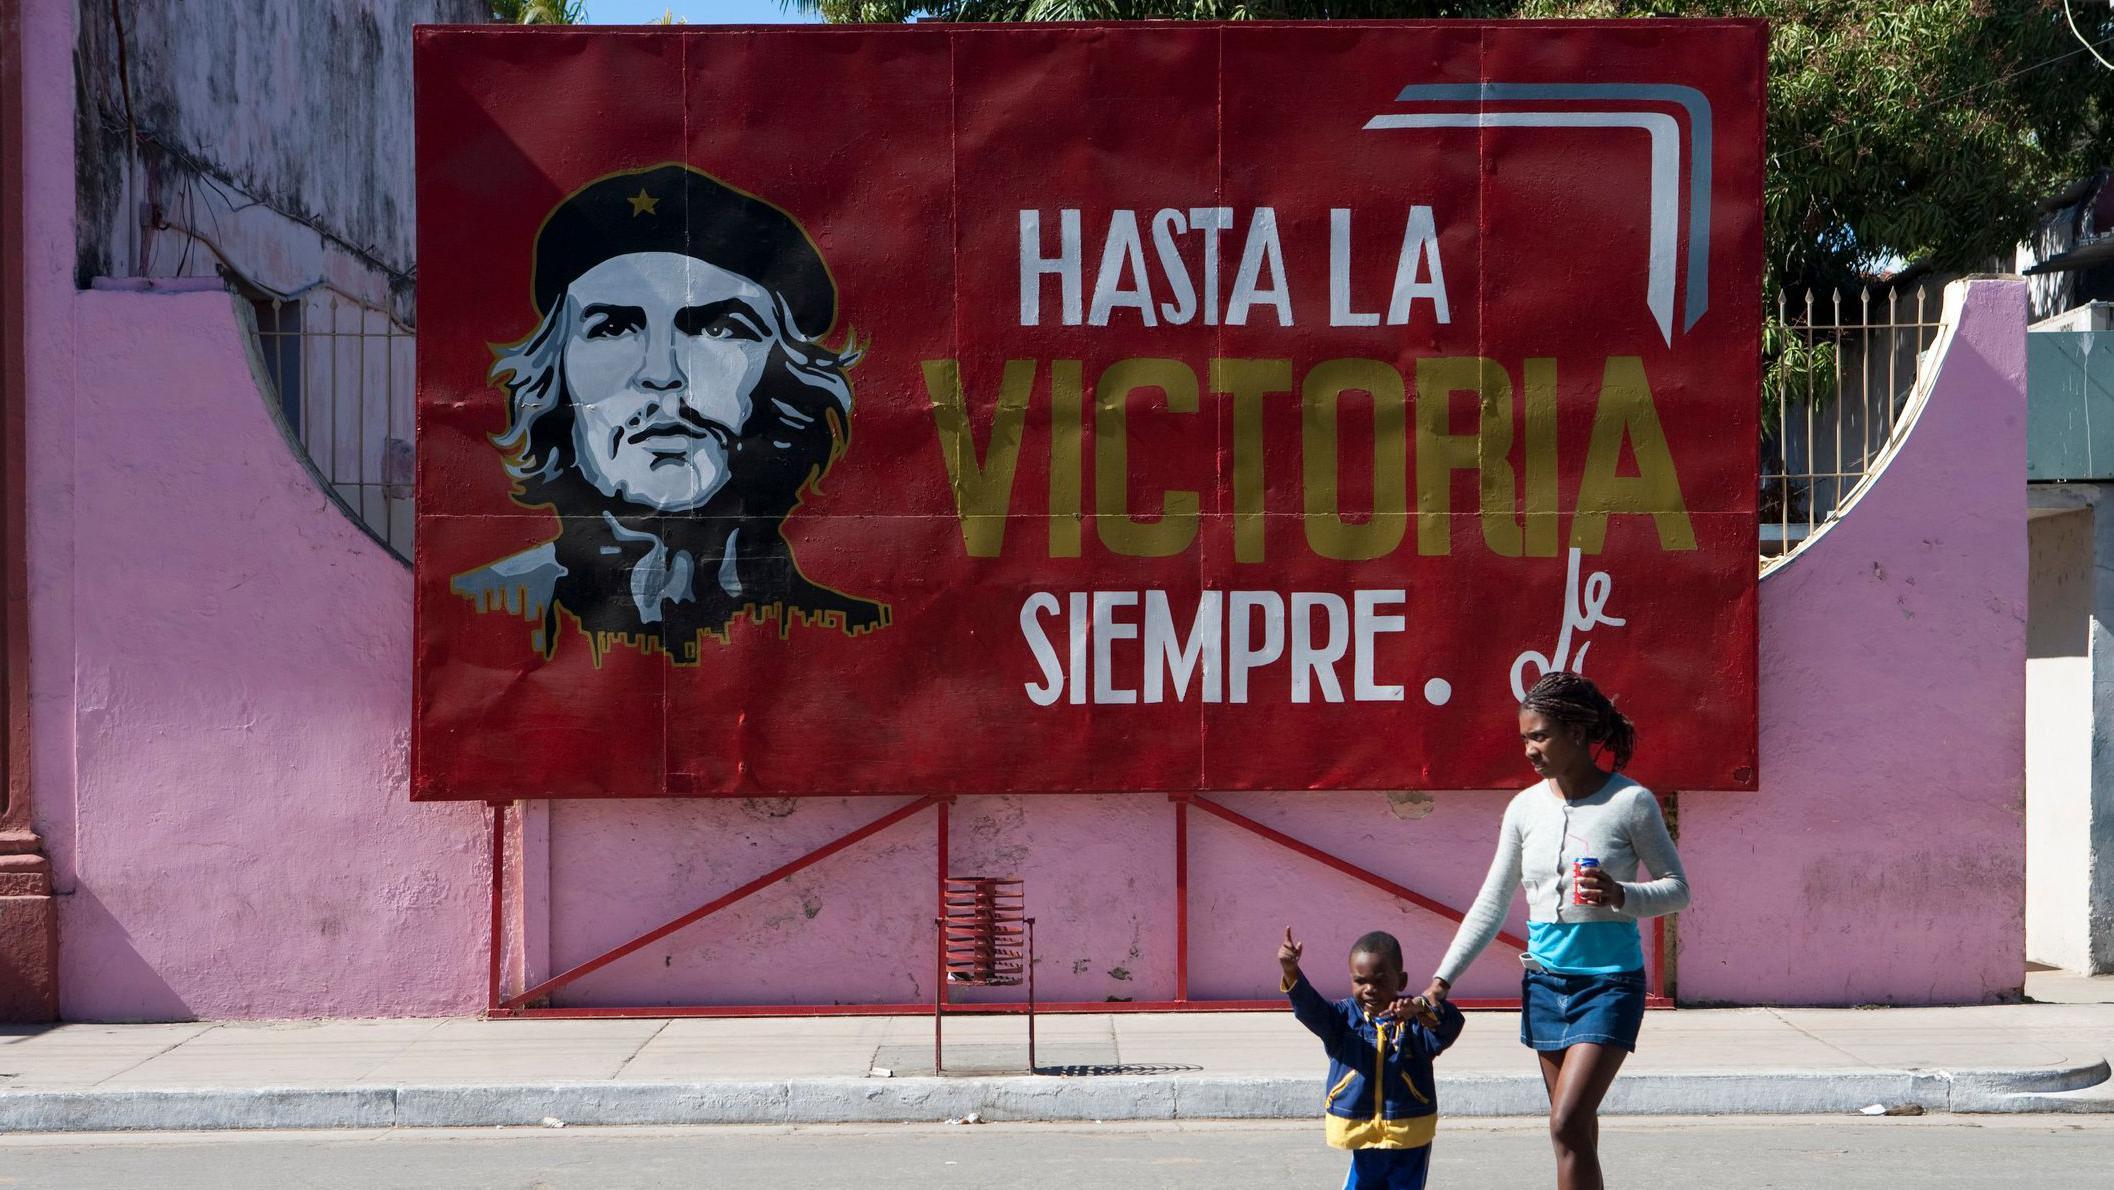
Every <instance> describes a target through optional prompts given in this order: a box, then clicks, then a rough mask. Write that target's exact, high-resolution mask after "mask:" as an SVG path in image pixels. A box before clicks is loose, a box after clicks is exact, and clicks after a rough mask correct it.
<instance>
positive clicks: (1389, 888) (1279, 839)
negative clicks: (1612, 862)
mask: <svg viewBox="0 0 2114 1190" xmlns="http://www.w3.org/2000/svg"><path fill="white" fill-rule="evenodd" d="M1190 801H1191V802H1192V803H1194V804H1195V806H1196V807H1197V809H1199V810H1202V811H1204V812H1205V813H1207V814H1211V815H1214V816H1216V817H1218V818H1222V819H1224V820H1226V821H1227V822H1230V823H1232V824H1233V825H1235V826H1237V827H1240V828H1241V829H1242V830H1245V831H1249V832H1251V833H1253V834H1257V835H1261V836H1262V837H1263V838H1265V839H1268V840H1270V841H1271V842H1272V843H1275V844H1277V845H1278V846H1280V847H1285V848H1288V849H1290V850H1292V851H1296V852H1298V853H1299V854H1301V855H1304V856H1306V857H1307V858H1308V859H1311V860H1313V861H1315V862H1316V863H1319V864H1323V865H1325V866H1327V867H1331V868H1334V869H1336V870H1337V871H1339V872H1341V873H1343V874H1344V875H1346V876H1349V877H1351V878H1352V879H1354V880H1361V881H1364V882H1365V883H1367V884H1370V885H1372V886H1373V887H1374V888H1377V889H1379V890H1380V891H1381V892H1384V893H1387V894H1388V895H1390V896H1394V897H1400V898H1401V899H1402V900H1405V901H1408V902H1409V903H1410V904H1412V905H1415V906H1416V907H1417V908H1419V909H1426V910H1429V911H1431V912H1433V913H1436V914H1438V915H1439V916H1440V917H1443V918H1446V919H1447V920H1448V921H1451V922H1454V923H1455V924H1459V922H1460V920H1461V911H1460V910H1458V909H1455V908H1453V907H1451V906H1449V905H1442V904H1440V903H1439V902H1437V901H1434V900H1432V899H1431V898H1430V897H1427V896H1425V895H1424V894H1422V893H1419V892H1413V891H1411V890H1410V889H1407V888H1404V887H1403V886H1401V885H1399V884H1396V883H1395V882H1394V881H1392V880H1389V879H1388V878H1387V877H1385V876H1382V875H1379V874H1378V873H1375V872H1371V871H1368V870H1367V869H1365V868H1361V867H1359V866H1358V865H1357V864H1354V863H1352V862H1351V861H1349V860H1347V859H1339V858H1338V857H1336V856H1333V855H1330V854H1329V853H1328V852H1326V851H1323V850H1322V849H1320V848H1319V847H1316V846H1314V845H1312V844H1311V843H1304V842H1301V841H1300V840H1298V839H1295V838H1293V837H1292V836H1290V835H1288V834H1285V833H1284V832H1283V831H1280V830H1273V829H1271V828H1270V827H1267V826H1264V825H1263V824H1262V823H1260V822H1257V821H1255V820H1254V819H1253V818H1250V817H1248V816H1247V815H1245V814H1242V813H1239V812H1238V811H1235V810H1233V809H1230V808H1229V807H1226V806H1222V805H1220V804H1218V803H1217V802H1214V801H1212V800H1211V799H1210V798H1207V797H1198V798H1191V799H1190ZM1497 940H1498V941H1500V942H1502V943H1504V944H1505V945H1507V946H1509V947H1511V948H1512V949H1514V950H1519V951H1524V950H1526V949H1527V941H1526V939H1524V938H1521V937H1520V936H1519V935H1517V934H1512V933H1507V932H1505V931H1503V930H1500V931H1499V932H1498V935H1497Z"/></svg>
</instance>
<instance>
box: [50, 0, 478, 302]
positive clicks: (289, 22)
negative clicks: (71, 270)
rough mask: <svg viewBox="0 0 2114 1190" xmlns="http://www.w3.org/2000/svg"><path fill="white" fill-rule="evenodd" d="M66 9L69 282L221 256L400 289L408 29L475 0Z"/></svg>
mask: <svg viewBox="0 0 2114 1190" xmlns="http://www.w3.org/2000/svg"><path fill="white" fill-rule="evenodd" d="M65 7H74V8H77V9H78V12H79V31H78V38H77V40H76V42H75V44H74V52H75V54H76V55H77V58H76V61H77V64H78V67H79V84H78V85H79V95H80V100H81V103H80V106H79V108H78V111H77V116H76V121H75V124H76V128H77V131H78V139H79V146H80V153H79V160H78V162H77V168H78V174H79V191H80V194H81V197H82V200H83V201H82V205H81V220H80V224H79V226H78V228H77V229H76V245H75V251H76V253H77V261H76V282H77V283H78V284H80V285H82V286H86V285H87V284H88V282H89V281H90V279H92V278H95V277H104V276H128V277H129V276H176V275H193V276H204V275H211V273H212V269H213V266H214V260H215V256H216V254H220V255H225V256H226V257H228V258H229V263H231V264H232V265H233V266H234V267H235V268H236V269H238V270H240V271H241V272H243V273H244V274H246V275H249V276H251V277H254V278H256V279H257V280H258V281H259V282H260V283H262V284H263V285H266V286H269V287H272V288H274V289H277V290H279V291H280V292H292V291H293V290H296V289H298V288H300V287H302V286H304V285H307V284H310V283H312V282H313V281H316V280H328V281H330V282H332V283H334V284H336V285H338V286H339V287H340V288H344V289H348V290H350V291H351V292H353V293H355V294H356V295H358V296H360V297H363V298H365V299H367V300H370V301H375V302H377V303H380V302H382V301H384V300H385V299H387V298H388V297H389V296H390V295H389V292H388V289H389V287H390V286H395V287H396V288H397V289H398V290H400V291H402V292H401V294H400V296H402V297H405V298H408V283H407V282H406V280H405V279H406V278H407V277H408V275H409V274H410V272H411V271H412V266H413V253H414V249H413V245H412V218H411V207H412V197H411V147H412V117H411V91H410V88H409V87H408V86H406V85H405V82H406V80H408V79H409V78H410V77H411V26H412V24H413V23H414V22H472V21H482V20H485V19H488V15H489V9H488V8H487V7H486V6H485V5H484V4H483V3H481V2H480V0H332V2H331V3H327V4H315V3H290V2H289V0H186V2H185V3H182V4H124V5H119V6H117V8H115V9H113V8H112V7H111V6H109V5H105V4H101V3H82V4H79V5H66V6H65ZM120 21H122V37H120ZM121 41H122V49H123V56H122V61H121V60H120V53H119V50H120V42H121ZM142 204H146V205H147V206H148V208H149V214H148V216H147V218H146V220H145V224H144V225H143V220H142V212H141V206H142ZM157 213H158V214H157ZM157 221H159V222H162V223H166V224H167V225H168V226H166V227H162V228H159V229H157V228H156V227H154V226H152V224H153V223H155V222H157ZM194 233H195V236H194ZM197 236H202V237H205V239H199V238H196V237H197ZM208 239H209V240H210V241H211V242H210V243H208V242H206V241H207V240H208ZM377 285H379V286H381V287H382V288H381V289H380V290H379V291H377V290H375V289H374V288H373V287H374V286H377ZM403 308H404V309H408V306H405V307H403Z"/></svg>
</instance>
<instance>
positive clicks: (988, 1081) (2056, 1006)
mask: <svg viewBox="0 0 2114 1190" xmlns="http://www.w3.org/2000/svg"><path fill="white" fill-rule="evenodd" d="M2029 995H2033V996H2035V997H2037V998H2038V999H2041V1000H2068V1001H2073V1002H2071V1003H2027V1004H2019V1005H2005V1006H1993V1007H1977V1008H1906V1009H1899V1008H1897V1009H1771V1008H1743V1009H1682V1010H1678V1011H1671V1012H1655V1013H1653V1014H1651V1016H1650V1017H1649V1018H1648V1019H1647V1020H1646V1022H1645V1030H1644V1038H1643V1043H1642V1045H1641V1047H1640V1050H1639V1052H1638V1054H1637V1055H1636V1056H1635V1057H1634V1058H1632V1059H1631V1060H1630V1062H1629V1064H1628V1065H1627V1066H1626V1067H1625V1068H1624V1072H1623V1076H1622V1078H1621V1080H1620V1081H1619V1082H1618V1083H1617V1084H1616V1087H1615V1091H1614V1093H1613V1095H1612V1096H1611V1099H1610V1102H1609V1105H1608V1108H1609V1110H1610V1111H1611V1112H1623V1113H1649V1114H1672V1115H1681V1114H1711V1113H1723V1114H1762V1113H1814V1112H1849V1111H1856V1110H1858V1109H1860V1108H1862V1107H1865V1106H1866V1105H1868V1104H1873V1103H1879V1104H1884V1105H1887V1106H1890V1107H1902V1106H1906V1105H1914V1106H1916V1107H1920V1108H1921V1109H1923V1110H1925V1111H1966V1112H2019V1111H2114V1083H2110V1082H2109V1069H2108V1064H2107V1059H2108V1058H2109V1057H2110V1056H2114V978H2102V979H2096V980H2084V979H2079V978H2076V977H2069V978H2065V977H2061V976H2059V975H2055V974H2053V973H2048V974H2043V975H2038V976H2036V979H2035V981H2034V982H2033V983H2031V984H2029ZM1516 1029H1517V1026H1516V1020H1515V1018H1514V1016H1513V1015H1512V1014H1510V1013H1502V1012H1478V1013H1470V1014H1469V1020H1468V1028H1467V1031H1466V1032H1465V1033H1464V1034H1463V1035H1462V1038H1461V1040H1460V1042H1459V1043H1458V1044H1457V1045H1455V1047H1454V1048H1453V1049H1452V1050H1450V1051H1448V1052H1447V1054H1446V1055H1445V1056H1444V1057H1443V1058H1441V1059H1440V1068H1439V1089H1440V1094H1441V1098H1442V1110H1444V1111H1446V1112H1447V1113H1449V1114H1455V1115H1493V1116H1494V1115H1528V1114H1538V1113H1540V1112H1542V1111H1544V1110H1546V1106H1545V1100H1544V1098H1543V1093H1542V1089H1541V1084H1540V1080H1539V1078H1538V1076H1537V1075H1536V1074H1535V1072H1534V1064H1533V1062H1532V1061H1531V1058H1530V1055H1529V1054H1528V1052H1527V1051H1526V1050H1524V1049H1522V1048H1521V1047H1520V1046H1519V1044H1518V1041H1517V1040H1516ZM1025 1039H1026V1024H1025V1022H1024V1021H1023V1020H1022V1019H1020V1018H1017V1017H997V1018H991V1017H984V1018H966V1017H964V1018H949V1019H948V1022H947V1041H948V1046H947V1054H948V1058H947V1062H948V1070H947V1074H946V1075H945V1076H944V1077H934V1076H933V1074H932V1022H931V1019H930V1018H929V1017H821V1018H779V1019H742V1020H701V1019H687V1020H589V1021H552V1020H540V1021H510V1020H495V1021H481V1020H341V1021H316V1022H286V1023H265V1024H217V1025H216V1024H171V1025H58V1026H53V1027H48V1028H25V1027H16V1028H11V1029H7V1030H4V1031H0V1131H65V1130H84V1131H95V1130H107V1129H138V1128H153V1129H171V1128H333V1127H342V1128H370V1127H395V1126H484V1125H498V1124H535V1123H538V1122H542V1121H544V1120H546V1119H555V1120H559V1121H563V1122H565V1123H567V1124H680V1123H834V1122H880V1121H935V1120H947V1119H954V1118H961V1117H965V1116H967V1115H969V1114H970V1113H971V1112H974V1113H977V1114H978V1115H979V1116H980V1117H981V1118H983V1119H992V1120H998V1119H1012V1120H1019V1119H1095V1120H1109V1119H1131V1120H1135V1119H1147V1120H1151V1119H1203V1118H1233V1119H1258V1118H1279V1117H1283V1118H1304V1117H1307V1116H1311V1115H1314V1114H1315V1113H1316V1112H1317V1111H1318V1110H1319V1108H1318V1104H1319V1100H1320V1096H1321V1090H1322V1088H1321V1071H1322V1066H1323V1061H1322V1059H1321V1057H1320V1054H1319V1051H1318V1049H1317V1048H1316V1045H1315V1043H1314V1041H1313V1039H1312V1038H1311V1037H1310V1036H1308V1035H1307V1033H1306V1032H1305V1030H1303V1029H1301V1028H1300V1027H1299V1025H1298V1024H1297V1022H1295V1021H1294V1020H1293V1019H1292V1017H1291V1014H1290V1013H1289V1012H1287V1013H1192V1014H1138V1015H1118V1014H1109V1015H1100V1014H1094V1015H1066V1016H1044V1017H1041V1018H1038V1027H1037V1055H1036V1056H1037V1059H1038V1065H1039V1068H1040V1072H1039V1073H1037V1074H1035V1075H1028V1074H1027V1073H1025V1066H1026V1047H1025Z"/></svg>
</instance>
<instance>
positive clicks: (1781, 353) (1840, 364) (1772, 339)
mask: <svg viewBox="0 0 2114 1190" xmlns="http://www.w3.org/2000/svg"><path fill="white" fill-rule="evenodd" d="M1776 313H1777V323H1778V326H1779V327H1780V328H1781V329H1780V330H1777V331H1773V332H1772V333H1770V334H1769V335H1768V336H1767V340H1768V341H1767V342H1766V343H1765V349H1766V350H1765V354H1766V355H1767V357H1768V358H1767V360H1766V361H1765V365H1764V370H1763V381H1762V382H1763V386H1764V390H1765V391H1764V392H1763V400H1762V476H1761V492H1760V504H1761V522H1762V523H1761V542H1762V557H1763V558H1764V559H1765V560H1766V559H1769V558H1774V557H1778V556H1781V555H1784V554H1788V553H1790V552H1791V551H1792V550H1794V549H1796V548H1797V547H1798V544H1799V543H1800V542H1802V541H1804V540H1805V539H1806V538H1808V537H1811V536H1812V535H1813V534H1815V533H1816V532H1818V531H1819V530H1820V528H1821V527H1822V526H1824V525H1826V524H1827V523H1828V522H1829V521H1831V520H1834V519H1835V518H1836V516H1838V515H1839V514H1840V512H1841V510H1842V506H1843V503H1844V501H1845V500H1847V499H1848V498H1849V496H1850V495H1851V493H1852V492H1854V491H1855V490H1856V487H1857V484H1858V483H1859V481H1861V480H1862V479H1863V478H1864V476H1865V474H1866V472H1867V471H1869V470H1870V469H1871V467H1872V465H1873V463H1874V462H1876V461H1877V460H1878V458H1879V456H1880V454H1881V453H1882V452H1884V451H1885V450H1886V448H1887V445H1888V444H1889V443H1890V442H1892V441H1893V438H1894V434H1895V431H1896V430H1897V428H1898V427H1899V419H1900V416H1901V411H1902V407H1903V406H1904V405H1906V404H1907V402H1908V397H1909V394H1910V393H1911V392H1913V391H1914V389H1915V385H1916V374H1917V369H1918V367H1919V365H1920V362H1921V359H1922V356H1923V353H1924V352H1925V351H1926V350H1928V349H1929V347H1930V345H1931V344H1932V343H1933V342H1934V341H1936V339H1937V337H1938V323H1939V320H1940V318H1941V317H1942V314H1943V301H1942V296H1941V291H1940V287H1939V286H1938V285H1937V284H1935V283H1933V284H1928V285H1923V286H1917V287H1914V288H1911V289H1905V290H1904V289H1897V288H1892V287H1888V288H1885V289H1882V290H1881V291H1879V292H1876V293H1875V292H1874V291H1873V290H1872V289H1870V288H1865V289H1862V290H1860V291H1859V292H1857V293H1854V294H1851V293H1845V292H1842V291H1836V292H1833V293H1827V294H1816V293H1813V292H1812V291H1810V290H1809V291H1807V292H1806V294H1805V295H1804V296H1803V297H1802V298H1800V299H1798V300H1796V301H1794V300H1793V299H1792V298H1791V296H1790V295H1788V294H1786V295H1780V296H1779V297H1778V299H1777V310H1776Z"/></svg>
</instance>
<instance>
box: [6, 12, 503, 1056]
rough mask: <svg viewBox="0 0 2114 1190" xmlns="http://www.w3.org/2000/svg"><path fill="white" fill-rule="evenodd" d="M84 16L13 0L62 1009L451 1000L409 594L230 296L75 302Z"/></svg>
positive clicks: (277, 1010)
mask: <svg viewBox="0 0 2114 1190" xmlns="http://www.w3.org/2000/svg"><path fill="white" fill-rule="evenodd" d="M73 9H74V6H73V5H71V4H31V5H27V6H25V13H24V17H25V21H26V23H27V26H28V27H27V29H26V30H25V46H24V51H23V60H24V62H25V64H26V65H27V67H28V71H29V77H28V78H27V80H26V84H27V85H26V88H25V89H26V90H27V92H28V95H27V105H26V106H27V107H28V108H29V110H28V111H27V113H26V114H27V120H26V125H27V137H26V140H27V143H26V145H25V149H26V153H25V164H26V166H27V172H28V178H27V187H26V189H27V199H28V210H27V211H26V212H25V215H26V220H27V224H28V228H29V234H28V236H27V239H28V248H29V254H28V260H27V262H26V273H27V278H26V283H25V284H26V288H27V289H28V290H29V292H28V294H27V295H26V296H27V303H28V316H29V321H30V329H29V335H28V338H29V343H28V348H29V357H28V365H29V366H28V371H29V376H30V386H31V387H30V391H29V413H30V442H29V458H30V474H29V491H30V507H29V510H28V512H29V520H30V569H31V587H32V590H31V607H30V628H31V638H32V645H31V649H32V655H31V666H32V676H33V681H34V688H33V691H32V702H31V707H32V711H31V713H32V716H33V728H32V730H33V743H32V749H33V750H32V773H33V778H32V779H33V781H34V783H35V785H34V792H33V795H32V797H33V811H34V814H35V816H36V819H37V825H38V828H39V830H40V831H41V832H42V833H43V835H44V837H45V840H46V843H47V846H48V847H49V848H50V850H51V853H52V857H53V860H54V865H55V868H56V874H55V875H56V884H57V887H58V890H59V892H60V906H61V908H60V919H59V933H60V964H61V966H60V976H59V978H60V988H61V998H62V1010H63V1013H64V1015H65V1016H67V1017H69V1018H73V1019H103V1020H112V1019H115V1020H124V1019H139V1018H145V1019H166V1018H182V1017H191V1016H198V1017H250V1016H310V1015H332V1014H347V1015H350V1014H361V1013H444V1012H466V1011H470V1010H472V1009H474V1008H475V1007H476V1005H477V1004H478V1003H479V1002H480V1000H481V998H482V993H483V982H484V981H483V969H482V967H481V966H480V965H479V964H478V963H476V962H475V961H473V958H472V956H473V955H474V954H475V953H476V948H477V947H478V946H480V945H481V942H482V938H483V934H484V931H483V927H482V917H481V914H482V912H483V904H484V902H483V900H482V899H481V896H480V892H479V890H480V888H481V880H482V879H483V876H484V864H483V861H482V860H481V858H480V856H481V851H480V848H481V846H482V842H481V840H482V838H483V834H482V830H481V827H480V823H481V821H482V817H483V811H482V809H481V808H480V807H475V806H456V807H414V806H412V805H410V804H408V803H407V802H406V800H405V797H406V793H405V788H406V784H405V767H404V764H405V762H404V754H405V753H404V750H405V740H406V734H407V733H406V730H405V724H406V720H407V717H408V715H409V713H410V696H409V685H408V674H407V672H406V670H407V664H408V659H409V657H410V655H411V652H410V650H411V641H410V619H409V615H408V609H409V606H410V596H411V583H410V576H409V575H407V574H406V573H405V572H404V570H403V568H402V566H400V565H399V564H397V563H396V562H394V561H393V560H391V559H390V558H389V557H388V556H387V555H386V554H385V553H384V552H383V551H382V550H381V549H380V548H379V547H377V546H376V545H374V544H373V543H372V542H371V541H369V540H368V539H367V538H366V537H365V536H363V535H362V534H361V533H360V531H359V530H358V529H356V528H354V527H353V525H352V524H351V523H350V522H349V521H347V520H346V518H345V517H344V516H342V515H341V514H340V513H339V512H338V511H337V510H336V509H335V508H334V507H333V506H331V505H330V504H329V503H328V502H326V500H325V499H324V497H323V496H322V494H321V493H320V491H319V490H318V488H317V486H316V484H315V482H314V481H313V480H312V479H311V478H310V477H309V475H308V473H307V472H306V471H305V470H303V468H302V467H301V465H300V464H299V463H298V462H297V461H296V456H295V455H294V454H293V453H292V451H291V450H290V449H289V448H288V446H287V445H286V443H285V442H284V441H283V440H282V439H281V438H280V436H279V433H278V430H277V428H276V425H275V423H274V422H273V421H272V420H271V418H270V416H269V414H268V413H267V411H266V406H265V403H264V401H263V399H262V398H261V395H260V393H259V390H258V384H257V381H256V378H255V376H254V375H253V373H252V371H251V367H250V364H249V360H248V356H247V355H246V348H245V339H246V336H245V335H244V334H243V333H242V332H241V331H240V330H239V328H238V326H237V324H236V321H235V318H234V305H233V300H232V299H231V298H230V297H229V295H227V294H225V293H222V292H217V291H215V292H203V293H200V292H189V293H181V292H179V293H112V292H93V291H91V292H77V291H76V290H75V289H74V286H73V281H72V277H71V270H72V265H73V209H72V208H73V159H72V140H71V129H72V127H73V120H72V115H71V100H72V95H73V87H72V82H71V79H70V77H69V75H68V73H67V72H68V70H69V67H70V63H71V60H72V57H71V55H72V28H71V23H72V13H73Z"/></svg>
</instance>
